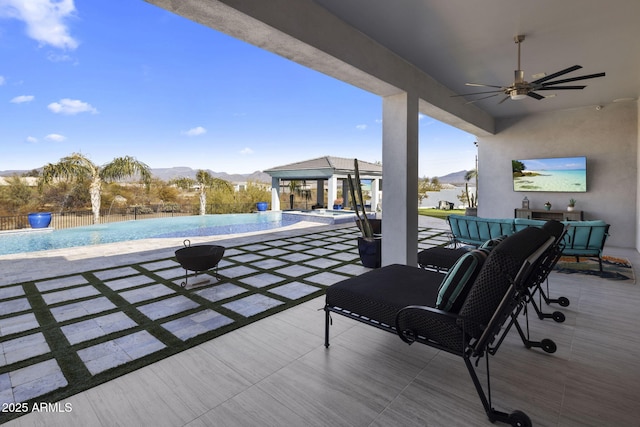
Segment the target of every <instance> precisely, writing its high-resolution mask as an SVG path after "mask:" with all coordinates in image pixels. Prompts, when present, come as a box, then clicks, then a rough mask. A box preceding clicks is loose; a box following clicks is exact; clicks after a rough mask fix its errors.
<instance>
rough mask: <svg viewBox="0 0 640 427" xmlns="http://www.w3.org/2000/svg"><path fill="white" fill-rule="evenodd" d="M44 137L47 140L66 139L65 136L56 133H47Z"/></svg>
mask: <svg viewBox="0 0 640 427" xmlns="http://www.w3.org/2000/svg"><path fill="white" fill-rule="evenodd" d="M44 139H46V140H47V141H53V142H62V141H64V140H65V139H67V137H66V136H63V135H60V134H57V133H50V134H49V135H47V136H45V137H44Z"/></svg>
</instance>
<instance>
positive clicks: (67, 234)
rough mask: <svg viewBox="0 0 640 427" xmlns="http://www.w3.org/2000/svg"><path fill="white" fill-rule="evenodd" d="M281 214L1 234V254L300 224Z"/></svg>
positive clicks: (180, 218)
mask: <svg viewBox="0 0 640 427" xmlns="http://www.w3.org/2000/svg"><path fill="white" fill-rule="evenodd" d="M299 221H300V219H292V218H284V219H283V218H282V213H281V212H260V213H253V214H225V215H198V216H182V217H174V218H156V219H145V220H137V221H123V222H115V223H109V224H97V225H90V226H86V227H75V228H66V229H62V230H52V231H37V232H35V231H34V232H26V231H25V232H17V233H6V234H4V233H3V234H0V255H8V254H15V253H22V252H36V251H44V250H48V249H61V248H71V247H75V246H87V245H97V244H101V243H113V242H124V241H128V240H140V239H150V238H170V237H184V238H187V237H197V236H215V235H221V234H236V233H248V232H252V231H262V230H271V229H275V228H280V227H285V226H288V225H292V224H295V223H296V222H299Z"/></svg>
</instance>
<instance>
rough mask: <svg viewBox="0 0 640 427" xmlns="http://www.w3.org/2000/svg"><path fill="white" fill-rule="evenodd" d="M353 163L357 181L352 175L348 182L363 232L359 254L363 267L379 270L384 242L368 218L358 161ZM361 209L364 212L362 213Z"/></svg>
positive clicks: (349, 175)
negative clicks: (377, 235) (374, 231)
mask: <svg viewBox="0 0 640 427" xmlns="http://www.w3.org/2000/svg"><path fill="white" fill-rule="evenodd" d="M353 163H354V166H355V173H356V177H355V180H354V179H353V177H352V176H351V174H348V175H347V180H348V181H349V192H350V194H351V200H353V206H354V207H355V211H356V217H357V218H358V223H359V228H360V231H361V232H362V236H361V237H358V253H359V254H360V261H361V262H362V265H364V266H365V267H368V268H379V267H380V265H381V264H382V244H381V243H382V240H381V239H380V237H375V236H374V233H373V227H372V225H371V222H370V221H369V217H368V216H367V211H366V209H365V204H364V198H363V197H362V187H361V183H360V170H359V169H358V159H354V161H353ZM361 209H362V212H361V211H360V210H361Z"/></svg>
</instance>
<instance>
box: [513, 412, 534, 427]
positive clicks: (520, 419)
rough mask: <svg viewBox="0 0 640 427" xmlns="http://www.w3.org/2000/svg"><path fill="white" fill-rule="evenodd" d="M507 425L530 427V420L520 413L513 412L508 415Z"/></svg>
mask: <svg viewBox="0 0 640 427" xmlns="http://www.w3.org/2000/svg"><path fill="white" fill-rule="evenodd" d="M509 424H511V425H512V426H513V427H531V426H532V424H531V418H529V417H528V416H527V414H525V413H524V412H522V411H513V412H512V413H510V414H509Z"/></svg>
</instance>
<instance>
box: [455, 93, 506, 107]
mask: <svg viewBox="0 0 640 427" xmlns="http://www.w3.org/2000/svg"><path fill="white" fill-rule="evenodd" d="M498 95H500V94H499V93H494V94H493V95H487V96H483V97H482V98H478V99H474V100H473V101H467V102H465V103H464V104H465V105H467V104H473V103H474V102H478V101H482V100H483V99H487V98H493V97H494V96H498Z"/></svg>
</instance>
